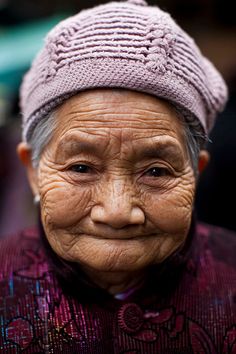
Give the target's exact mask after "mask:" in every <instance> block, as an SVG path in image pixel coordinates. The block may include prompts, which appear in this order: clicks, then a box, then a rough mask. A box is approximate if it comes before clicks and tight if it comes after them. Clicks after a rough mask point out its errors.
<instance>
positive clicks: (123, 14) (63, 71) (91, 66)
mask: <svg viewBox="0 0 236 354" xmlns="http://www.w3.org/2000/svg"><path fill="white" fill-rule="evenodd" d="M99 87H113V88H115V87H117V88H127V89H133V90H137V91H141V92H146V93H150V94H152V95H155V96H157V97H162V98H164V99H167V100H169V101H171V102H173V103H174V104H175V105H176V106H177V107H178V108H179V109H180V110H181V111H182V113H183V115H184V116H185V117H186V118H187V119H188V118H189V117H193V118H197V119H198V120H199V121H200V123H201V125H202V127H203V129H204V130H205V132H206V133H208V132H209V130H210V129H211V128H212V126H213V123H214V120H215V117H216V115H217V113H218V112H219V111H221V110H222V109H223V108H224V105H225V101H226V98H227V88H226V85H225V83H224V81H223V79H222V77H221V76H220V74H219V73H218V72H217V70H216V69H215V68H214V66H213V65H212V64H211V63H210V62H209V61H208V60H207V59H206V58H204V57H203V55H202V54H201V53H200V51H199V49H198V47H197V46H196V44H195V42H194V41H193V39H192V38H190V37H189V36H188V34H186V33H185V32H184V31H183V30H182V29H181V28H180V27H179V26H178V25H177V24H176V23H175V22H174V20H173V19H172V18H171V17H170V15H169V14H167V13H165V12H163V11H162V10H160V9H159V8H158V7H151V6H148V5H147V3H146V2H145V1H144V0H128V1H126V2H110V3H108V4H105V5H100V6H96V7H94V8H92V9H89V10H84V11H81V12H80V13H79V14H77V15H75V16H73V17H70V18H68V19H66V20H64V21H62V22H61V23H59V24H58V25H57V26H56V27H55V28H54V29H53V30H52V31H51V32H50V33H49V34H48V36H47V37H46V40H45V46H44V47H43V49H42V50H41V52H40V53H39V54H38V56H37V57H36V59H35V60H34V62H33V64H32V67H31V69H30V70H29V72H28V73H27V74H26V75H25V78H24V81H23V84H22V87H21V93H20V94H21V108H22V114H23V138H24V140H26V141H28V140H29V138H30V136H31V134H32V132H33V129H34V128H35V126H36V125H37V122H38V121H39V120H41V119H42V118H44V117H45V116H46V115H47V114H48V113H49V112H50V111H51V110H52V109H54V108H55V107H57V106H58V105H59V104H60V103H62V102H63V101H64V100H65V99H67V98H69V97H70V96H72V95H75V94H76V93H78V92H79V91H82V90H86V89H91V88H99Z"/></svg>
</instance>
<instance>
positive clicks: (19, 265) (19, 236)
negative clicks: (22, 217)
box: [0, 228, 45, 280]
mask: <svg viewBox="0 0 236 354" xmlns="http://www.w3.org/2000/svg"><path fill="white" fill-rule="evenodd" d="M44 261H45V255H44V250H43V247H42V244H41V241H40V237H39V233H38V230H37V228H31V229H27V230H23V231H20V232H18V233H16V234H14V235H9V236H6V237H4V238H1V239H0V280H3V279H4V278H8V277H9V276H11V275H14V274H16V273H18V272H21V273H22V272H23V269H24V270H25V271H26V269H31V271H33V269H34V271H35V272H36V271H37V268H38V267H39V265H40V264H42V263H43V262H44Z"/></svg>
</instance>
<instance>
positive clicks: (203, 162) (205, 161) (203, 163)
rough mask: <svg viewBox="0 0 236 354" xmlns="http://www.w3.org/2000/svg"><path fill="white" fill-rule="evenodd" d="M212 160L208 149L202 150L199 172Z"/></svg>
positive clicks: (199, 159)
mask: <svg viewBox="0 0 236 354" xmlns="http://www.w3.org/2000/svg"><path fill="white" fill-rule="evenodd" d="M209 160H210V154H209V152H208V151H207V150H201V151H200V153H199V158H198V172H199V173H202V172H203V171H204V170H205V168H206V166H207V165H208V163H209Z"/></svg>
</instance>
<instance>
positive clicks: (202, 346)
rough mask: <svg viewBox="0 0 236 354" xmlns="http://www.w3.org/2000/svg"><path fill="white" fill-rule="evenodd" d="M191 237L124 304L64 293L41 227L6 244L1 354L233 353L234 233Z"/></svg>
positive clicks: (200, 228) (1, 265)
mask: <svg viewBox="0 0 236 354" xmlns="http://www.w3.org/2000/svg"><path fill="white" fill-rule="evenodd" d="M193 236H194V237H193V238H192V242H191V244H190V248H189V249H188V250H190V252H187V253H185V254H186V255H187V258H186V259H183V262H180V263H179V264H178V265H177V264H176V265H175V267H172V268H171V271H170V269H169V270H168V271H167V270H165V271H164V273H163V272H162V275H160V273H159V272H153V273H152V275H151V279H150V283H149V285H146V286H143V287H142V288H141V289H139V290H137V291H136V292H135V293H132V294H131V295H129V294H128V295H127V297H126V298H125V299H123V300H117V299H115V298H113V297H112V296H109V295H108V294H107V295H103V296H101V294H100V295H99V291H98V290H96V289H92V292H91V291H90V293H92V297H89V296H88V297H86V296H85V297H84V298H82V297H81V296H80V286H78V284H79V282H77V283H76V282H75V281H74V282H73V284H72V288H76V289H75V293H74V294H72V293H71V292H70V291H68V287H67V288H64V286H63V285H62V283H60V281H59V278H58V276H57V275H56V274H55V271H54V269H53V268H52V267H51V265H50V264H49V262H48V259H49V258H48V257H47V256H46V255H45V251H44V247H43V243H42V240H41V238H40V237H39V232H38V230H37V229H35V230H27V231H24V232H22V233H19V234H18V235H15V236H12V237H8V238H5V239H2V240H1V241H0V353H4V354H5V353H12V354H13V353H25V354H29V353H38V354H39V353H42V354H43V353H63V354H64V353H70V354H73V353H74V354H75V353H80V354H85V353H86V354H107V353H109V354H113V353H114V354H121V353H122V354H124V353H126V354H147V353H148V354H151V353H153V354H157V353H160V354H173V353H181V354H190V353H196V354H199V353H201V354H234V353H236V301H235V297H236V292H235V291H236V272H235V268H236V267H235V266H236V258H235V243H236V237H235V236H236V235H235V234H233V233H230V232H228V231H226V230H223V229H221V228H218V227H212V226H208V225H203V224H198V225H197V227H196V229H195V230H194V232H193ZM176 279H177V282H175V281H174V280H176ZM76 285H77V287H76ZM83 286H84V290H83V292H84V293H85V294H86V285H83ZM66 290H67V291H66ZM81 290H82V289H81ZM87 290H88V293H89V286H87ZM90 290H91V289H90ZM163 294H165V295H164V296H163Z"/></svg>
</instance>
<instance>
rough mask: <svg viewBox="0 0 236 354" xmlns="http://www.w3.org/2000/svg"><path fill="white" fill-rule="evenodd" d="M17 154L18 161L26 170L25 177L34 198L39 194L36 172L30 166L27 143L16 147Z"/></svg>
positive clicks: (29, 153) (29, 151) (29, 150)
mask: <svg viewBox="0 0 236 354" xmlns="http://www.w3.org/2000/svg"><path fill="white" fill-rule="evenodd" d="M17 154H18V157H19V159H20V161H21V162H22V164H23V165H24V166H25V168H26V172H27V176H28V180H29V184H30V187H31V190H32V192H33V194H34V196H36V195H38V194H39V190H38V176H37V170H36V168H34V167H33V165H32V160H31V149H30V147H29V146H28V145H27V143H25V142H21V143H20V144H19V145H18V146H17Z"/></svg>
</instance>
